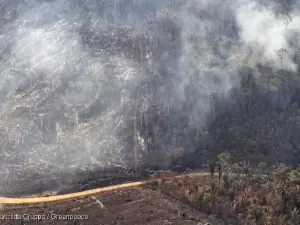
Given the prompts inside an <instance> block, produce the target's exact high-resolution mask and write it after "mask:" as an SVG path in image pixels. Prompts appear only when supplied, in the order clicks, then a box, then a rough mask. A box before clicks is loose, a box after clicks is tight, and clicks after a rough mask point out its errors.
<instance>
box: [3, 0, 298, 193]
mask: <svg viewBox="0 0 300 225" xmlns="http://www.w3.org/2000/svg"><path fill="white" fill-rule="evenodd" d="M275 2H276V1H267V0H266V1H254V0H239V1H234V0H225V1H223V0H222V1H221V0H220V1H219V0H211V1H207V0H190V1H162V0H159V1H154V0H130V1H126V0H114V1H110V0H104V1H97V0H88V1H80V0H74V1H71V0H51V1H50V0H48V1H46V0H19V1H18V0H0V65H1V66H0V68H1V70H0V76H1V80H0V94H1V96H0V135H1V140H0V142H1V147H2V151H1V152H0V155H1V159H0V163H1V171H0V172H1V173H2V176H3V177H6V178H5V179H6V180H9V179H13V178H14V177H17V176H18V174H21V171H22V173H23V172H24V171H28V172H29V173H31V172H32V171H34V173H39V174H43V173H44V174H47V173H49V171H50V170H51V171H54V170H55V171H58V172H59V171H67V170H68V171H70V170H73V169H76V168H81V169H84V168H89V169H94V168H99V167H110V166H116V165H118V166H124V167H128V166H130V163H129V162H128V160H126V159H127V158H126V154H128V152H130V151H129V150H128V149H127V148H130V147H132V145H130V143H129V142H130V141H129V140H130V136H132V135H133V134H132V133H133V132H134V130H133V127H132V126H130V125H128V124H132V123H130V122H128V121H132V120H133V118H134V117H135V115H136V112H135V111H136V110H135V109H136V107H137V105H138V107H139V110H138V111H139V112H141V113H145V112H147V111H148V110H150V109H151V108H153V106H154V105H156V104H159V106H160V107H161V108H166V109H168V110H170V108H171V110H172V109H173V111H175V117H174V118H177V117H176V113H177V115H179V114H185V113H188V114H189V115H187V116H188V118H189V123H188V124H189V125H188V127H186V128H185V129H189V128H190V127H194V126H201V127H205V123H206V122H205V121H206V116H207V115H208V114H209V113H210V110H211V107H210V106H211V105H210V96H211V95H212V94H218V95H221V96H226V94H228V93H229V91H230V89H231V88H233V87H237V86H238V85H239V79H238V77H239V76H238V73H239V70H240V68H241V66H243V65H246V64H247V65H248V66H255V64H256V63H257V62H263V63H267V62H272V63H273V67H274V69H279V68H281V67H282V68H284V69H289V70H297V69H298V68H297V62H295V61H294V59H295V55H297V54H299V52H298V50H299V31H300V14H299V7H297V6H296V5H294V6H293V7H292V8H291V9H290V10H289V11H288V12H287V11H286V10H285V9H284V7H283V6H282V5H280V4H277V3H276V4H275ZM166 20H167V21H172V24H173V25H174V26H175V27H176V29H177V31H176V32H174V31H173V28H170V27H168V23H166V22H164V21H166ZM153 24H154V25H153ZM155 24H156V26H157V27H158V28H152V27H153V26H154V27H155ZM157 24H158V25H157ZM166 24H167V25H166ZM174 33H178V34H179V35H178V37H176V38H175V37H174V36H176V35H175V34H174ZM133 40H135V41H133ZM137 40H138V41H137ZM155 40H158V41H157V42H155ZM143 41H144V42H146V43H148V45H147V44H145V45H142V46H139V45H140V44H141V42H143ZM133 42H134V43H133ZM149 43H150V44H149ZM153 43H156V45H155V44H153ZM157 43H158V44H157ZM175 45H176V46H177V47H176V48H177V50H176V52H174V49H175ZM136 46H138V47H139V48H141V47H142V48H145V49H142V51H140V52H142V53H140V55H139V54H138V53H137V51H136V50H132V49H136ZM145 46H146V47H145ZM149 46H150V47H149ZM151 46H152V47H151ZM153 46H154V47H153ZM155 46H156V47H155ZM157 46H158V47H157ZM131 48H132V49H131ZM279 49H287V50H288V52H287V53H285V52H284V51H283V52H282V54H283V58H282V62H281V60H280V57H279V56H278V54H277V53H276V51H278V50H279ZM155 51H156V52H155ZM160 52H161V53H160ZM149 74H152V75H153V76H154V75H158V76H159V77H161V80H162V82H161V83H160V84H159V85H160V88H155V89H152V90H155V92H156V93H153V92H151V91H150V92H149V93H147V92H146V91H140V92H137V90H139V87H140V86H141V84H143V85H145V83H147V82H145V80H147V79H148V78H147V77H149ZM257 75H258V76H259V74H257ZM146 86H147V85H146ZM190 90H194V92H193V93H194V97H193V98H191V96H190V95H189V94H188V93H190V92H189V91H190ZM140 93H141V94H140ZM157 96H159V97H157ZM157 100H158V102H156V101H157ZM187 101H193V102H191V103H192V105H193V106H192V108H191V109H190V110H189V111H188V112H185V111H182V108H181V106H183V104H185V103H186V102H187ZM137 102H138V104H137ZM180 110H181V111H180ZM124 130H125V132H124ZM135 135H137V137H138V141H139V146H138V147H139V150H140V151H143V150H144V148H145V146H144V145H145V141H144V140H143V136H142V135H141V134H139V133H138V134H135ZM157 136H161V137H159V138H157V140H161V143H158V145H157V146H161V147H162V148H169V147H170V146H167V145H166V144H165V143H163V142H164V140H165V139H164V136H167V134H165V133H159V132H157ZM128 137H129V138H128ZM127 142H128V143H127ZM158 142H159V141H158ZM174 147H178V146H174ZM189 151H193V149H189ZM128 163H129V165H128ZM5 179H4V180H3V179H2V180H3V181H5ZM4 183H5V182H3V184H2V186H3V185H4ZM0 185H1V183H0ZM5 188H9V187H3V188H2V189H4V190H5Z"/></svg>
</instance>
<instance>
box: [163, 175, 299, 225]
mask: <svg viewBox="0 0 300 225" xmlns="http://www.w3.org/2000/svg"><path fill="white" fill-rule="evenodd" d="M281 188H282V187H281V184H280V183H278V182H277V181H276V180H272V179H270V178H268V177H264V178H262V177H259V176H255V177H252V178H246V177H238V176H235V175H233V176H230V178H228V177H224V176H222V179H221V183H220V185H219V183H218V178H217V177H213V178H211V177H210V176H199V177H189V176H185V177H183V178H174V177H173V178H172V177H165V178H163V179H162V180H161V182H160V183H159V190H160V191H161V192H163V193H164V194H166V195H168V196H170V197H173V198H176V199H179V200H181V201H183V202H185V203H188V204H189V205H191V206H193V207H194V208H196V209H198V210H200V211H202V212H205V213H208V214H214V215H217V216H218V217H220V218H222V219H223V220H224V221H225V222H226V223H227V224H231V225H234V224H237V225H241V224H245V225H247V224H249V225H250V224H251V225H252V224H257V225H267V224H270V225H281V224H282V225H283V224H286V225H290V224H300V213H299V210H300V190H299V187H298V186H297V185H295V184H287V185H286V189H285V192H284V195H283V194H282V189H281Z"/></svg>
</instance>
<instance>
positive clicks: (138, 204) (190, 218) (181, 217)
mask: <svg viewBox="0 0 300 225" xmlns="http://www.w3.org/2000/svg"><path fill="white" fill-rule="evenodd" d="M7 215H10V216H11V215H12V216H15V217H17V219H16V220H12V219H9V218H7ZM55 215H63V216H66V215H73V216H78V215H81V216H82V217H85V216H86V217H87V218H86V219H78V218H77V219H70V220H69V219H68V218H60V219H58V220H55V219H54V217H55ZM4 216H6V218H4ZM28 216H30V217H31V219H32V220H27V219H26V218H28ZM20 217H21V219H20ZM39 217H40V219H39V220H38V218H39ZM0 219H1V221H0V224H1V225H29V224H30V225H37V224H46V225H47V224H53V225H54V224H55V225H60V224H61V225H62V224H64V225H65V224H70V225H118V224H119V225H126V224H128V225H132V224H143V225H163V224H172V225H176V224H184V225H208V224H210V225H221V224H222V223H221V222H220V221H217V220H215V219H213V218H210V217H208V216H207V215H205V214H203V213H200V212H198V211H196V210H194V209H192V208H191V207H189V206H187V205H185V204H183V203H181V202H180V201H177V200H174V199H171V198H169V197H167V196H165V195H163V194H162V193H160V192H159V191H158V190H157V189H155V187H139V188H130V189H124V190H118V191H113V192H105V193H101V194H98V195H94V196H90V197H85V198H78V199H72V200H68V201H63V202H55V203H43V204H34V205H14V206H11V205H8V206H2V208H1V211H0Z"/></svg>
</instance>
